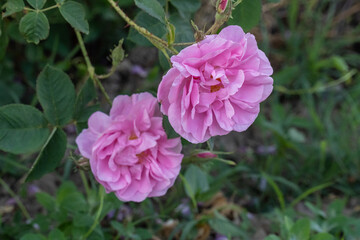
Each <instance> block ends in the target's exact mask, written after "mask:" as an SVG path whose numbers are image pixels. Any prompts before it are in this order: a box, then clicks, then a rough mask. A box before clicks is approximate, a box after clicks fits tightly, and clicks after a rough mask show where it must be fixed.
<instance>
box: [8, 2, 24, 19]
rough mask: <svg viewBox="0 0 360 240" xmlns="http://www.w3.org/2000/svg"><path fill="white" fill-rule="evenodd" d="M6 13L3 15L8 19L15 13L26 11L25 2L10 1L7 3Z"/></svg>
mask: <svg viewBox="0 0 360 240" xmlns="http://www.w3.org/2000/svg"><path fill="white" fill-rule="evenodd" d="M5 7H6V12H5V14H3V17H7V16H9V15H11V14H13V13H17V12H20V11H22V10H24V8H25V4H24V1H23V0H8V1H7V2H6V3H5Z"/></svg>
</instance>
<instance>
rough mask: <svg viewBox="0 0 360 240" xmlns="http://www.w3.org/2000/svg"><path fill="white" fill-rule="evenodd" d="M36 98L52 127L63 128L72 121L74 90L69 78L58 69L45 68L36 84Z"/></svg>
mask: <svg viewBox="0 0 360 240" xmlns="http://www.w3.org/2000/svg"><path fill="white" fill-rule="evenodd" d="M36 91H37V96H38V98H39V102H40V103H41V106H42V107H43V108H44V112H45V116H46V117H47V119H48V120H49V122H50V123H51V124H53V125H54V126H63V125H65V124H67V123H69V121H70V120H71V119H72V115H73V112H74V102H75V95H76V94H75V88H74V85H73V84H72V82H71V80H70V78H69V76H68V75H67V74H66V73H64V72H63V71H61V70H60V69H57V68H54V67H51V66H46V67H45V68H44V70H43V71H42V72H41V73H40V75H39V77H38V79H37V83H36Z"/></svg>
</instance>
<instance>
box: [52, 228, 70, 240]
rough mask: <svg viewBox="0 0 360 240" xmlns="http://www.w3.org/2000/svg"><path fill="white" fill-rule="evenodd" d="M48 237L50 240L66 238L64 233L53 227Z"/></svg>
mask: <svg viewBox="0 0 360 240" xmlns="http://www.w3.org/2000/svg"><path fill="white" fill-rule="evenodd" d="M49 239H51V240H66V238H65V235H64V233H63V232H61V231H60V230H59V229H57V228H55V229H53V230H52V231H51V232H50V234H49Z"/></svg>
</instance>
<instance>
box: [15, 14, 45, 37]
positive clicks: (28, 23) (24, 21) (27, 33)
mask: <svg viewBox="0 0 360 240" xmlns="http://www.w3.org/2000/svg"><path fill="white" fill-rule="evenodd" d="M19 30H20V33H21V34H23V35H24V37H25V39H26V41H28V42H29V43H35V44H38V43H39V42H40V40H44V39H46V38H47V37H48V36H49V30H50V26H49V21H48V19H47V17H46V16H45V14H44V13H42V12H31V13H28V14H26V15H25V16H23V17H22V18H21V20H20V26H19Z"/></svg>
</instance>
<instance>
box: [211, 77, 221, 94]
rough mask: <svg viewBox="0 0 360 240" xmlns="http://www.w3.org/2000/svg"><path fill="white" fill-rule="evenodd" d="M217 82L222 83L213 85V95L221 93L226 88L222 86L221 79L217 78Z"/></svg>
mask: <svg viewBox="0 0 360 240" xmlns="http://www.w3.org/2000/svg"><path fill="white" fill-rule="evenodd" d="M216 80H217V81H219V82H220V83H219V84H217V85H212V86H211V87H210V92H212V93H213V92H217V91H219V90H220V89H222V88H224V85H223V84H222V82H221V79H220V78H217V79H216Z"/></svg>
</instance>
